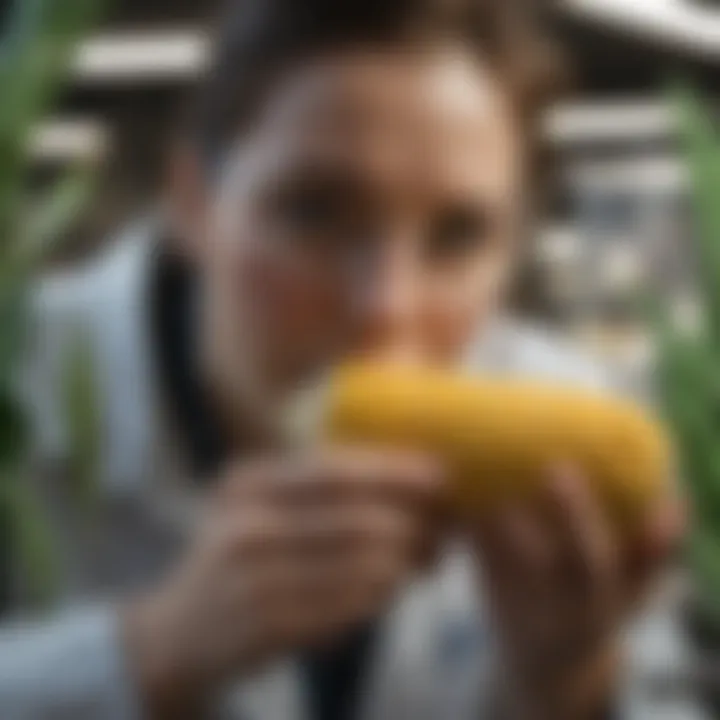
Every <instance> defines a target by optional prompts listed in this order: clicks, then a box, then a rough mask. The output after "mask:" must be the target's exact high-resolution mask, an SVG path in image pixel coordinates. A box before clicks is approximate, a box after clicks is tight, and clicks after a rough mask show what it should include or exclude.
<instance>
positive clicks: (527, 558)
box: [477, 507, 557, 589]
mask: <svg viewBox="0 0 720 720" xmlns="http://www.w3.org/2000/svg"><path fill="white" fill-rule="evenodd" d="M477 538H478V544H479V546H480V552H481V554H482V556H483V559H484V560H485V562H486V564H487V569H488V572H489V574H490V575H491V576H493V577H494V578H495V580H496V582H497V583H500V584H503V585H508V584H510V585H519V586H521V587H525V588H529V587H530V586H532V587H533V588H535V589H537V588H538V587H539V586H540V585H542V584H544V582H545V578H546V577H548V576H551V575H553V573H554V567H555V564H556V556H557V553H556V548H555V547H554V543H553V539H552V537H551V535H550V533H549V532H547V530H546V529H545V528H543V526H542V524H541V523H540V522H539V520H538V518H537V517H536V516H535V515H534V514H533V513H532V512H531V511H529V510H526V509H523V508H517V507H512V508H506V509H504V510H501V511H499V512H498V514H497V515H496V517H495V518H494V519H488V521H487V523H485V524H484V526H483V527H482V528H481V529H479V530H478V533H477Z"/></svg>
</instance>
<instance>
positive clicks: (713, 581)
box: [687, 524, 720, 620]
mask: <svg viewBox="0 0 720 720" xmlns="http://www.w3.org/2000/svg"><path fill="white" fill-rule="evenodd" d="M687 557H688V562H689V565H690V569H691V571H692V573H693V578H694V581H695V589H696V591H697V593H698V594H699V596H700V597H699V599H700V602H701V605H702V606H703V608H704V610H705V611H708V612H710V613H712V617H714V618H716V619H718V620H720V537H719V536H718V534H717V530H713V529H711V528H709V527H707V526H705V525H703V524H697V525H696V526H695V527H694V528H693V529H692V532H691V533H690V534H689V536H688V537H687Z"/></svg>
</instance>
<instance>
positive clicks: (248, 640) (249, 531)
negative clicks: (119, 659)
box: [125, 451, 441, 718]
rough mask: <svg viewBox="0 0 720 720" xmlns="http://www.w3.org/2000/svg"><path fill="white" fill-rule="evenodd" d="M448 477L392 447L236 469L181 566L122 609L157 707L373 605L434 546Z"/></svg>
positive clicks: (183, 700)
mask: <svg viewBox="0 0 720 720" xmlns="http://www.w3.org/2000/svg"><path fill="white" fill-rule="evenodd" d="M440 485H441V479H440V477H439V474H438V471H437V469H436V467H435V466H434V465H432V464H430V463H428V462H426V461H425V460H422V459H419V458H416V457H409V456H406V455H398V454H388V453H384V454H378V453H366V452H361V451H337V452H335V453H333V454H328V455H326V456H324V457H315V458H295V459H288V460H277V461H273V460H270V461H268V462H258V463H252V464H245V465H241V466H239V467H238V468H235V469H233V470H232V471H231V472H230V473H229V474H228V477H227V478H226V479H225V481H224V482H223V484H222V487H221V489H220V491H219V492H218V493H217V496H216V497H215V498H214V500H213V502H212V503H211V506H210V508H209V512H208V515H207V518H206V521H205V523H204V525H203V527H202V528H201V530H200V534H199V537H198V540H197V544H196V545H195V547H194V549H193V550H192V551H191V552H190V554H189V557H188V558H187V559H186V561H185V562H184V564H183V565H182V567H181V568H180V569H179V571H178V572H177V573H176V574H175V575H174V576H173V577H171V578H170V580H169V581H168V582H167V583H166V584H165V585H164V586H163V587H162V588H160V589H159V590H158V591H157V592H155V593H153V594H152V595H151V596H149V597H147V598H144V599H141V600H138V601H136V602H134V603H132V604H131V605H130V606H129V607H128V609H127V612H126V613H125V618H126V622H125V626H126V636H127V642H128V648H129V654H130V659H131V663H132V665H133V669H134V671H135V673H136V675H137V677H138V679H139V682H140V685H141V686H142V687H143V689H144V691H145V696H146V699H147V704H148V706H149V708H150V716H151V717H154V718H158V717H163V718H165V717H178V715H179V714H178V712H177V711H178V710H179V709H183V710H185V711H187V712H188V713H190V712H192V710H191V708H192V707H193V706H197V704H198V703H200V702H201V701H202V700H203V698H204V697H207V696H208V695H209V694H210V693H211V692H213V691H214V690H215V689H216V688H217V687H218V684H219V683H221V682H222V681H224V680H225V679H226V678H227V677H228V676H229V675H232V674H236V673H247V672H251V671H253V670H254V669H256V668H257V667H258V665H259V664H260V663H262V662H263V661H265V660H267V659H270V658H273V657H278V656H282V655H283V654H285V653H288V652H291V651H295V650H298V649H301V648H304V647H308V646H311V645H317V644H319V643H323V642H325V641H327V640H330V639H332V638H333V637H334V636H337V635H338V634H339V633H341V632H342V631H343V630H344V629H346V628H347V627H348V626H350V625H352V624H353V623H357V622H360V621H361V620H363V619H365V618H370V617H371V616H373V615H374V614H375V613H378V612H379V611H380V610H381V608H382V606H383V604H384V603H386V602H388V600H389V599H390V598H391V597H392V595H393V593H394V591H395V590H397V589H398V587H399V586H400V585H401V584H402V583H403V581H405V580H406V579H407V578H408V576H409V575H410V574H411V573H412V572H413V571H414V570H415V569H416V568H417V567H418V564H419V563H420V562H421V561H422V558H423V556H425V555H426V551H427V547H426V545H427V542H428V541H429V540H430V537H431V534H430V519H429V518H430V516H431V514H432V508H433V507H434V506H435V503H434V502H433V499H434V497H435V495H436V493H437V492H438V491H439V489H440Z"/></svg>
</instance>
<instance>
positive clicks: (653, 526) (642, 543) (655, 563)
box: [625, 499, 687, 609]
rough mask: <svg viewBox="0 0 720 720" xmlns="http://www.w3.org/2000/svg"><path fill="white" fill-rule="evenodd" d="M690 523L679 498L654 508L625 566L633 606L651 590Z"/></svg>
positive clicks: (632, 547) (630, 601)
mask: <svg viewBox="0 0 720 720" xmlns="http://www.w3.org/2000/svg"><path fill="white" fill-rule="evenodd" d="M686 522H687V509H686V507H685V505H684V503H682V502H680V501H679V500H677V499H669V500H668V501H666V502H663V503H661V504H660V505H658V507H656V508H654V509H653V511H652V512H651V513H650V515H649V516H648V519H647V522H646V523H645V525H644V526H643V530H642V531H641V533H640V537H639V539H638V540H637V541H636V542H635V543H634V545H633V546H631V548H630V552H629V553H628V560H627V563H626V567H625V573H626V582H627V587H628V596H629V597H628V600H629V603H630V604H631V609H632V607H634V606H635V605H637V604H638V603H639V602H640V601H642V599H643V598H644V597H645V595H646V594H647V592H648V591H649V590H650V589H651V587H652V583H653V581H654V579H655V577H656V576H657V575H658V574H659V573H661V571H662V569H663V568H664V567H665V564H666V561H667V560H668V559H669V558H670V557H671V556H672V553H673V551H674V550H675V549H677V548H678V547H679V545H680V540H681V539H682V537H683V534H684V530H685V527H686Z"/></svg>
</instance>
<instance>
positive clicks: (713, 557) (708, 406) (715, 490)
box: [655, 86, 720, 716]
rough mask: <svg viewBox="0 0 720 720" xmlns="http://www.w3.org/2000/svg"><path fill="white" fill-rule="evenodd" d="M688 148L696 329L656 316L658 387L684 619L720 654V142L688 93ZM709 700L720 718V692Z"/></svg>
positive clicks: (682, 100) (683, 103)
mask: <svg viewBox="0 0 720 720" xmlns="http://www.w3.org/2000/svg"><path fill="white" fill-rule="evenodd" d="M676 100H677V102H676V106H677V108H678V111H679V116H680V119H681V127H682V136H683V146H684V150H685V152H686V154H687V158H688V164H689V168H690V170H691V178H692V202H693V209H694V218H695V223H696V227H695V240H696V242H695V243H693V244H692V246H691V247H690V248H688V251H693V250H694V251H695V253H696V263H697V267H698V275H699V277H698V282H697V300H698V302H699V307H700V318H699V323H698V324H697V326H696V327H692V328H687V327H682V326H681V325H680V324H679V323H677V322H674V321H673V318H672V317H671V313H670V312H668V311H667V309H666V308H665V309H662V310H661V312H658V313H657V314H656V317H655V320H656V327H657V330H658V340H659V342H658V348H659V364H658V381H659V390H660V397H661V399H662V402H663V405H664V409H665V411H666V416H667V419H668V421H669V424H670V427H671V429H672V430H673V432H674V435H675V438H676V441H677V448H678V455H679V461H680V471H681V476H682V478H683V480H684V486H685V489H686V492H687V496H688V499H689V501H690V504H691V518H692V520H691V527H690V530H689V532H688V536H687V545H686V560H687V566H688V568H689V571H690V572H689V574H690V581H691V588H690V600H689V606H688V607H687V608H686V615H685V618H686V620H687V628H688V630H689V634H690V637H691V639H692V642H693V643H694V645H695V647H696V648H697V649H698V650H700V651H701V652H702V653H707V654H711V655H712V656H713V657H716V656H717V654H718V653H720V135H718V134H717V132H716V130H715V128H714V126H713V121H712V118H711V115H710V113H709V111H708V110H707V108H705V107H704V106H703V103H702V101H701V100H700V99H699V98H698V97H697V96H696V95H695V94H694V93H693V92H692V90H690V89H689V88H688V87H686V86H682V87H680V88H679V90H678V91H677V92H676ZM704 697H705V700H706V701H707V702H708V704H709V705H710V706H711V707H712V709H713V714H716V715H718V716H720V687H718V688H705V689H704Z"/></svg>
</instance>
